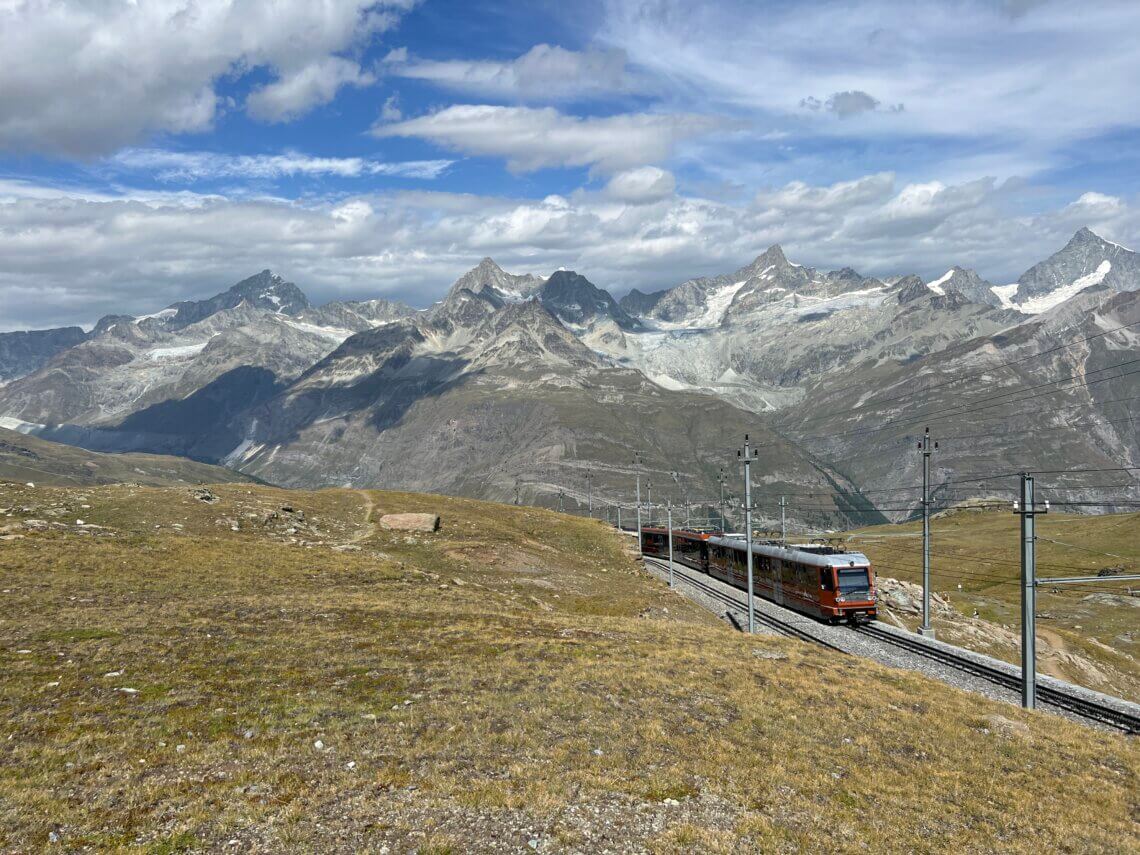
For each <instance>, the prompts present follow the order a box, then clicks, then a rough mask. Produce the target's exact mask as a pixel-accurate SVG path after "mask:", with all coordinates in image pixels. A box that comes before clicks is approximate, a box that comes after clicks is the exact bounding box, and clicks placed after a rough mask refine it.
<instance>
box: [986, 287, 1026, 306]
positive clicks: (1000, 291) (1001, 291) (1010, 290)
mask: <svg viewBox="0 0 1140 855" xmlns="http://www.w3.org/2000/svg"><path fill="white" fill-rule="evenodd" d="M1020 287H1021V286H1020V285H1018V284H1017V283H1016V282H1014V283H1013V284H1012V285H993V286H991V287H990V290H991V291H993V294H994V296H995V297H997V298H998V300H1000V301H1001V307H1002V308H1003V309H1017V311H1021V310H1020V309H1018V307H1017V305H1016V304H1015V303H1014V302H1013V295H1014V294H1016V293H1017V289H1018V288H1020Z"/></svg>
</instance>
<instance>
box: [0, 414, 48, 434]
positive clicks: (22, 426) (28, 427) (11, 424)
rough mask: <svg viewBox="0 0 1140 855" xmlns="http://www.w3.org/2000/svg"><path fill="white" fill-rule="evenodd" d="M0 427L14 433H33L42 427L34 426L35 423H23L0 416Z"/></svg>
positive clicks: (39, 425) (9, 417)
mask: <svg viewBox="0 0 1140 855" xmlns="http://www.w3.org/2000/svg"><path fill="white" fill-rule="evenodd" d="M0 427H2V428H8V430H14V431H16V433H35V432H36V431H38V430H40V429H42V428H43V427H44V425H41V424H36V423H35V422H25V421H22V420H20V419H14V418H12V417H11V416H0Z"/></svg>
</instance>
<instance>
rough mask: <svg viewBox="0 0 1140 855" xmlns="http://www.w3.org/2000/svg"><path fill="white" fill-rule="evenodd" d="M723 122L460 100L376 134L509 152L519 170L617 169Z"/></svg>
mask: <svg viewBox="0 0 1140 855" xmlns="http://www.w3.org/2000/svg"><path fill="white" fill-rule="evenodd" d="M723 127H725V122H724V121H723V120H720V119H716V118H713V117H709V116H699V115H693V114H669V115H655V114H651V113H627V114H622V115H617V116H607V117H603V118H585V119H583V118H577V117H574V116H567V115H564V114H563V113H560V112H558V111H557V110H555V109H553V108H552V107H545V108H542V109H534V108H530V107H497V106H491V105H466V104H460V105H455V106H452V107H447V108H445V109H443V110H440V111H439V112H436V113H432V114H430V115H427V116H421V117H418V118H415V119H407V120H405V121H402V122H397V123H395V124H378V125H375V126H374V127H373V128H372V134H373V135H374V136H377V137H419V138H421V139H426V140H430V141H431V142H434V143H436V144H438V145H441V146H444V147H445V148H449V149H453V150H455V151H461V152H463V153H465V154H472V155H486V156H492V157H505V158H506V159H507V166H508V167H509V168H510V169H511V170H512V171H515V172H530V171H533V170H536V169H542V168H544V167H559V166H590V167H592V168H594V169H596V170H599V171H603V172H613V171H616V170H620V169H625V168H627V167H631V166H637V165H641V164H645V163H650V162H653V161H659V160H664V159H665V158H667V157H668V156H669V155H670V153H671V152H672V150H673V147H674V145H675V144H676V143H677V142H678V141H680V140H683V139H686V138H689V137H694V136H698V135H700V134H704V133H708V132H710V131H712V130H715V129H717V128H723Z"/></svg>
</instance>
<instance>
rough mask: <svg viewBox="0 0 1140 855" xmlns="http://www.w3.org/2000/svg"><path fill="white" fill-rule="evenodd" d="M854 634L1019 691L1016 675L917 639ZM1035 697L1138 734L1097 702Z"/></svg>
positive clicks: (1043, 691) (874, 631)
mask: <svg viewBox="0 0 1140 855" xmlns="http://www.w3.org/2000/svg"><path fill="white" fill-rule="evenodd" d="M854 631H855V632H858V633H860V634H862V635H866V636H868V637H871V638H874V639H876V640H878V641H881V642H884V643H886V644H890V645H892V646H894V647H899V648H902V649H904V650H907V651H909V652H911V653H916V654H918V655H920V656H925V657H926V658H928V659H933V660H935V661H937V662H941V663H942V664H944V665H949V666H950V667H952V668H957V669H958V670H959V671H964V672H966V673H969V674H973V675H974V676H977V677H982V678H983V679H985V680H988V681H989V682H991V683H994V684H995V685H998V686H1001V687H1002V688H1006V689H1012V690H1013V691H1020V688H1021V678H1020V677H1019V676H1018V675H1016V674H1010V673H1008V672H1006V671H1003V670H1001V669H1000V668H996V667H994V666H992V665H987V664H986V663H984V662H978V661H977V660H975V659H972V658H970V657H967V656H960V655H958V654H956V653H953V652H951V651H949V650H943V649H942V648H940V647H937V646H935V645H933V644H928V643H926V642H925V641H922V640H920V639H918V638H917V637H916V638H911V637H908V636H900V635H896V634H895V633H893V632H888V631H887V630H884V629H882V628H881V627H878V626H875V625H873V624H868V625H863V626H858V627H854ZM1037 696H1038V698H1039V699H1040V700H1041V701H1042V702H1043V703H1046V704H1049V705H1050V706H1054V707H1058V708H1059V709H1063V710H1066V711H1068V712H1071V713H1074V714H1075V715H1079V716H1081V717H1082V718H1087V719H1090V720H1092V721H1096V722H1098V723H1100V724H1107V725H1109V726H1110V727H1115V728H1117V729H1118V730H1122V731H1124V732H1125V733H1128V734H1137V733H1140V716H1137V715H1133V714H1132V713H1129V712H1125V711H1124V710H1118V709H1115V708H1113V707H1110V706H1107V705H1105V704H1101V703H1098V702H1097V701H1094V700H1090V699H1087V698H1081V697H1078V696H1076V695H1072V694H1069V693H1068V692H1065V691H1063V690H1060V689H1055V688H1052V687H1049V686H1040V685H1039V686H1038V687H1037Z"/></svg>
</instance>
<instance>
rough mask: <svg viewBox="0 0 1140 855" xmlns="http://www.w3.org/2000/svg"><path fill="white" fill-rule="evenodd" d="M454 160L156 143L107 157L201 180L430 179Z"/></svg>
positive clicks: (173, 177)
mask: <svg viewBox="0 0 1140 855" xmlns="http://www.w3.org/2000/svg"><path fill="white" fill-rule="evenodd" d="M454 162H455V161H452V160H410V161H403V162H395V163H388V162H385V161H378V160H369V159H367V158H362V157H313V156H312V155H307V154H302V153H300V152H286V153H284V154H260V155H231V154H220V153H217V152H207V151H167V150H164V149H154V148H130V149H124V150H123V151H121V152H119V153H118V154H116V155H115V156H114V157H112V158H110V159H109V161H107V163H108V164H109V165H110V166H111V167H112V168H115V169H119V170H126V171H130V172H147V173H151V174H153V175H154V176H155V177H156V178H158V179H159V180H160V181H200V180H212V179H218V178H248V179H275V178H285V177H293V176H298V175H307V176H336V177H340V178H357V177H360V176H362V175H393V176H402V177H405V178H429V179H430V178H438V177H439V176H440V175H442V174H443V173H444V172H445V171H446V170H447V168H448V167H450V166H451V165H452V164H453V163H454Z"/></svg>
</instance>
